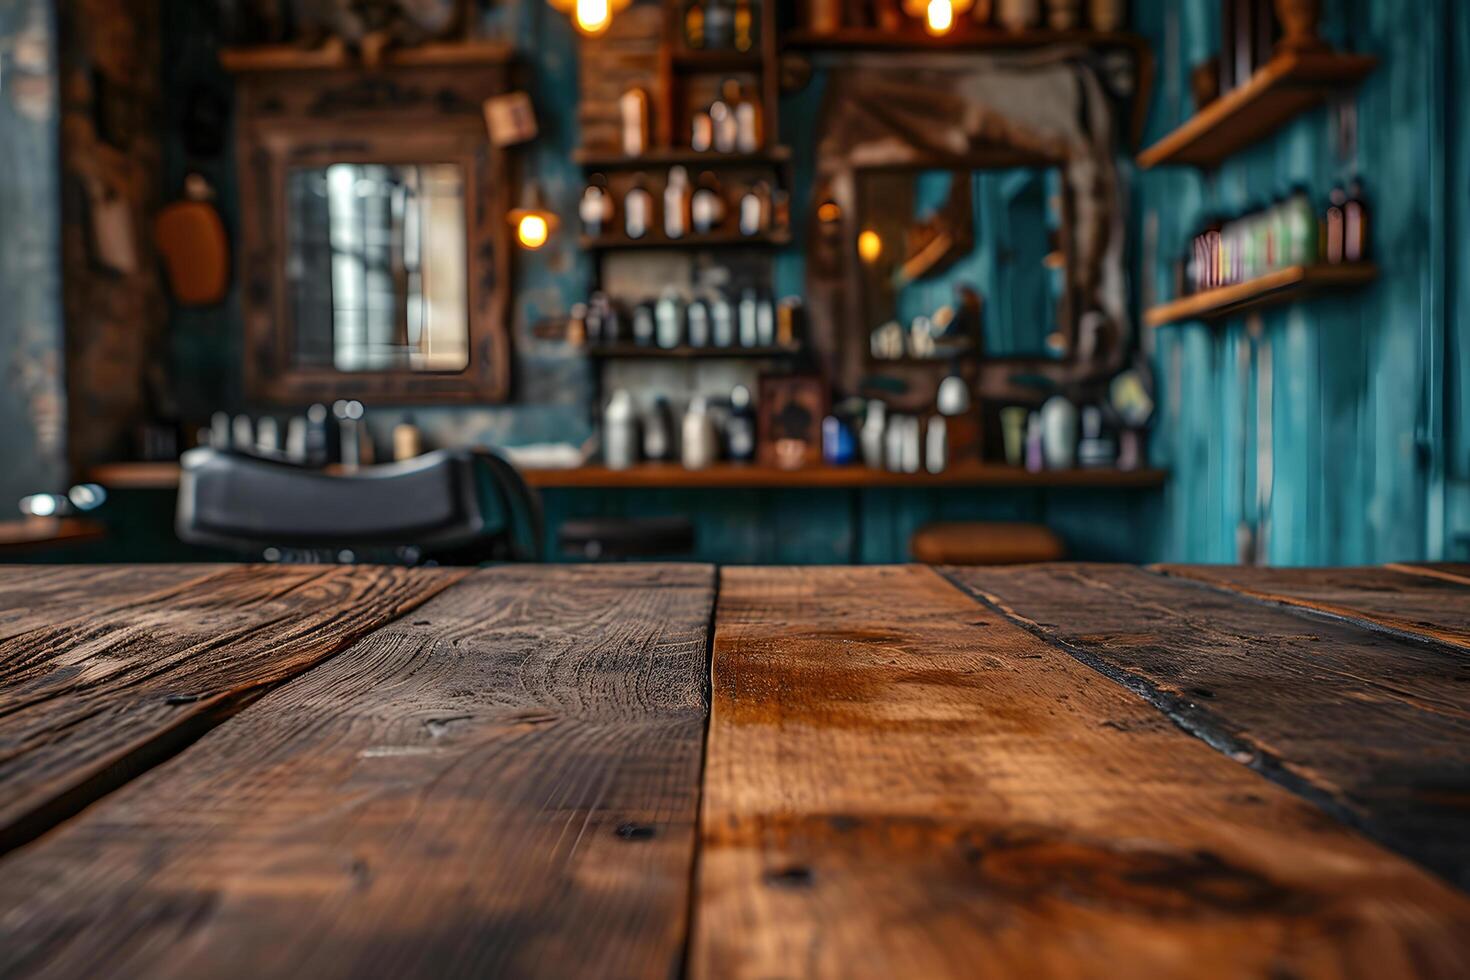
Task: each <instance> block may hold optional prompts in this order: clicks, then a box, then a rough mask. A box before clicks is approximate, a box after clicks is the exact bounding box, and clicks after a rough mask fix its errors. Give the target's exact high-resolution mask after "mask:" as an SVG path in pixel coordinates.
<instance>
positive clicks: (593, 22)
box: [574, 0, 612, 34]
mask: <svg viewBox="0 0 1470 980" xmlns="http://www.w3.org/2000/svg"><path fill="white" fill-rule="evenodd" d="M574 18H575V20H576V24H577V30H579V31H581V32H582V33H583V34H601V33H602V32H603V31H605V30H607V28H608V25H609V24H611V23H612V4H611V3H610V2H609V0H577V9H576V12H575V14H574Z"/></svg>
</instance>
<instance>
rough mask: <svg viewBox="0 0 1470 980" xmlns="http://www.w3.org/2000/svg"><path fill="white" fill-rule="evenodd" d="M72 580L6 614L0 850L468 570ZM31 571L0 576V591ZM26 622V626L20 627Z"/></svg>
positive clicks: (91, 573) (1, 666)
mask: <svg viewBox="0 0 1470 980" xmlns="http://www.w3.org/2000/svg"><path fill="white" fill-rule="evenodd" d="M128 571H131V572H132V573H133V575H134V576H135V577H136V581H135V582H128V581H127V580H126V573H127V572H128ZM68 572H69V573H70V574H69V576H68V575H61V576H56V577H55V578H54V580H52V581H50V582H49V585H50V587H51V592H50V594H51V595H52V596H55V597H56V598H55V601H49V602H47V601H43V602H41V603H40V605H39V606H37V607H36V608H34V609H33V610H32V611H31V612H29V613H27V614H25V615H23V616H21V617H19V618H17V619H15V620H14V621H13V622H12V624H11V630H10V632H11V634H12V635H10V636H9V637H8V638H6V639H4V640H3V641H0V783H3V784H4V786H5V787H6V792H5V793H4V794H3V795H0V853H3V852H4V851H6V850H10V849H12V848H14V847H17V846H19V845H21V844H24V843H25V842H27V841H29V840H32V839H34V838H35V837H36V836H37V835H38V834H41V833H44V832H45V831H46V830H48V829H49V828H50V827H52V826H54V825H55V824H56V823H58V822H59V821H60V820H63V819H65V818H66V817H68V816H70V815H71V814H73V813H76V812H77V811H78V810H80V809H81V808H82V807H84V806H86V805H87V804H89V803H91V802H92V801H93V800H95V799H97V798H99V797H101V796H103V795H104V794H106V793H108V792H110V791H111V790H113V789H115V788H116V787H117V786H120V785H122V784H123V783H125V782H126V781H127V780H129V779H131V778H133V777H134V776H136V775H137V774H138V773H140V772H142V771H144V770H146V769H148V768H149V767H150V766H152V765H154V764H156V763H157V762H159V761H161V760H163V759H166V758H168V757H169V756H170V755H172V754H173V753H174V752H177V751H178V750H179V749H181V748H183V747H184V746H187V745H188V744H189V743H190V742H191V741H193V740H194V739H196V738H198V737H199V736H200V735H201V734H203V733H204V732H206V731H208V730H209V729H210V728H212V727H214V726H215V725H217V724H219V723H220V722H222V721H224V720H225V719H227V718H229V717H230V716H231V715H232V714H234V713H235V712H236V711H238V710H240V708H242V707H243V706H244V705H245V704H247V703H249V701H250V700H251V699H253V698H255V697H258V696H259V695H260V694H261V693H263V692H264V691H265V690H267V689H268V688H269V687H271V686H272V685H274V684H278V683H280V682H282V681H285V680H288V679H290V678H291V677H294V676H296V675H297V674H299V673H301V672H302V671H305V670H307V669H309V668H310V667H312V666H314V665H316V664H318V663H320V662H321V661H323V660H324V659H326V658H328V657H330V656H332V655H333V654H335V653H336V652H338V651H339V650H342V649H343V648H345V647H346V646H348V645H350V644H351V643H352V642H353V641H355V640H356V639H357V638H358V637H360V636H362V635H363V634H365V633H367V632H368V631H370V630H372V629H374V628H376V627H378V626H381V625H382V624H384V623H385V622H388V621H389V620H391V619H393V618H395V617H396V616H399V615H402V614H403V613H405V612H407V611H409V610H411V609H412V608H414V607H415V606H417V605H418V604H419V603H421V602H423V601H424V600H425V599H427V598H428V597H429V596H431V595H433V594H434V593H435V592H438V591H439V590H440V589H442V588H444V587H445V586H447V585H449V584H450V583H452V582H454V581H456V580H457V579H458V578H459V577H460V576H461V575H462V574H463V573H461V572H455V571H443V570H440V571H412V570H409V569H393V568H374V567H367V566H360V567H353V568H323V567H319V566H304V565H303V566H290V567H267V566H250V565H241V566H232V567H228V568H225V569H223V570H210V569H196V570H194V571H193V572H192V573H182V574H181V573H180V572H179V571H178V570H170V569H164V570H161V571H156V572H155V571H149V570H142V569H130V570H129V569H119V570H118V571H116V572H111V571H102V570H98V569H88V568H82V567H77V568H74V569H68ZM31 574H32V573H31V572H30V571H29V570H25V569H7V570H5V571H4V572H3V573H0V581H4V582H6V583H11V582H14V581H15V580H24V579H28V578H30V576H31ZM115 576H118V577H122V578H123V581H122V582H117V581H115V580H114V577H115ZM4 589H9V590H10V591H11V592H14V591H16V590H17V586H15V585H13V584H7V585H5V586H3V587H0V592H3V590H4ZM43 622H44V625H42V623H43ZM23 624H29V626H30V628H28V629H24V631H16V628H17V627H19V626H21V625H23Z"/></svg>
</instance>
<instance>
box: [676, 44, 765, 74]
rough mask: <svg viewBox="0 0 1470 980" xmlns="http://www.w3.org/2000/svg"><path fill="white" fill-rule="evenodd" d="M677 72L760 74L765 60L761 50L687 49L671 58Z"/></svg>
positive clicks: (679, 51) (677, 52)
mask: <svg viewBox="0 0 1470 980" xmlns="http://www.w3.org/2000/svg"><path fill="white" fill-rule="evenodd" d="M670 58H671V60H672V63H673V67H674V70H675V71H688V72H726V71H729V72H745V73H748V74H758V73H759V72H760V71H761V70H762V69H763V68H764V67H765V63H766V61H765V58H764V57H763V56H762V55H761V53H760V51H759V50H756V51H736V50H734V49H733V48H732V49H720V50H712V51H699V50H694V49H689V48H685V49H682V50H678V51H675V52H674V53H673V54H672V55H671V56H670Z"/></svg>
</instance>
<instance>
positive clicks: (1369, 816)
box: [0, 564, 1470, 978]
mask: <svg viewBox="0 0 1470 980" xmlns="http://www.w3.org/2000/svg"><path fill="white" fill-rule="evenodd" d="M1467 657H1470V569H1467V568H1466V567H1465V566H1452V565H1438V566H1419V565H1397V566H1392V567H1383V568H1361V569H1332V570H1320V569H1319V570H1293V571H1288V570H1281V569H1238V568H1230V569H1225V568H1214V567H1201V566H1192V567H1176V566H1161V567H1154V568H1147V569H1143V568H1135V567H1129V566H1116V565H1075V564H1057V565H1033V566H1020V567H1016V568H1009V569H1005V568H1001V569H980V568H968V569H961V568H929V567H923V566H887V567H866V568H847V567H826V568H791V567H787V568H726V569H715V568H712V567H710V566H707V565H654V564H636V565H620V566H599V565H577V566H555V567H553V566H502V567H495V568H483V569H476V570H466V569H402V568H387V567H376V566H345V567H323V566H309V565H282V566H260V565H212V566H184V565H151V566H110V567H108V566H96V567H86V566H31V567H25V568H21V567H8V568H7V567H0V745H3V746H6V747H7V748H6V750H5V751H4V752H3V753H0V975H3V976H6V977H23V976H33V975H37V976H38V975H43V974H44V975H46V976H51V977H83V976H94V975H96V972H97V969H98V965H99V964H107V965H108V969H110V970H114V971H117V972H121V973H126V974H130V975H146V976H157V975H163V974H168V975H172V976H241V977H244V976H252V977H254V976H261V975H271V976H286V975H303V976H304V975H311V976H331V977H338V976H340V977H348V976H363V975H392V976H399V977H418V976H423V977H458V976H494V975H515V976H546V977H558V978H561V977H579V976H620V977H644V976H647V977H668V976H670V975H681V976H691V977H697V978H706V977H735V976H739V977H773V976H792V975H802V976H816V975H822V976H842V977H858V976H915V977H918V976H924V977H930V976H933V977H942V976H956V977H961V976H973V975H974V974H975V970H976V964H985V970H984V972H985V973H986V975H989V976H1028V977H1033V976H1058V975H1067V976H1107V975H1115V974H1117V973H1118V972H1120V971H1121V972H1122V973H1125V974H1127V975H1136V976H1151V977H1159V976H1178V977H1198V976H1200V975H1202V974H1203V975H1210V976H1222V977H1224V976H1263V975H1274V976H1287V975H1290V976H1348V975H1357V976H1402V975H1406V974H1413V975H1416V976H1443V977H1461V976H1465V975H1467V971H1470V896H1467V894H1466V888H1467V886H1470V796H1467V792H1466V784H1465V782H1464V774H1465V773H1466V772H1470V721H1467V719H1470V683H1467V681H1470V660H1467Z"/></svg>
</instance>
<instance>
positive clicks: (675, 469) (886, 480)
mask: <svg viewBox="0 0 1470 980" xmlns="http://www.w3.org/2000/svg"><path fill="white" fill-rule="evenodd" d="M525 476H526V481H527V482H528V483H530V484H531V485H532V486H535V487H539V488H541V489H555V488H575V487H588V488H596V489H612V488H618V487H631V488H673V489H691V490H692V489H705V490H760V489H802V488H810V489H822V488H826V489H865V488H880V487H892V488H906V487H912V488H924V487H1036V488H1045V487H1116V488H1140V489H1142V488H1151V487H1158V486H1162V485H1163V484H1164V482H1165V480H1166V479H1167V478H1168V474H1167V473H1166V472H1164V471H1163V470H1133V471H1129V472H1124V471H1122V470H1080V469H1079V470H1043V471H1041V472H1039V473H1031V472H1028V471H1027V470H1024V469H1021V468H1020V467H1017V466H1003V465H1000V464H996V463H981V462H974V463H958V464H956V465H954V466H952V467H950V468H949V469H948V470H946V471H945V472H943V473H890V472H888V471H886V470H871V469H868V468H867V467H864V466H812V467H806V468H804V469H797V470H783V469H778V468H776V467H774V466H761V465H756V464H752V465H739V464H735V463H717V464H715V465H714V466H710V467H708V468H707V469H702V470H686V469H684V468H683V467H682V466H679V465H677V464H672V463H643V464H640V465H638V466H634V467H631V468H630V469H626V470H610V469H608V468H607V467H605V466H579V467H577V468H576V469H570V470H535V471H529V472H527V473H526V474H525Z"/></svg>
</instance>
